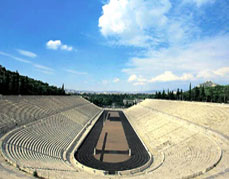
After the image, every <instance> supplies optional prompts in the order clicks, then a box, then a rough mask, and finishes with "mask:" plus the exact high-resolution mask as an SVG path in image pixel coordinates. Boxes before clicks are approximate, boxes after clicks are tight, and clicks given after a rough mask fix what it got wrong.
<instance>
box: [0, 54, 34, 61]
mask: <svg viewBox="0 0 229 179" xmlns="http://www.w3.org/2000/svg"><path fill="white" fill-rule="evenodd" d="M0 55H3V56H6V57H10V58H12V59H14V60H16V61H19V62H22V63H32V62H31V61H29V60H26V59H23V58H19V57H15V56H14V55H11V54H9V53H5V52H2V51H0Z"/></svg>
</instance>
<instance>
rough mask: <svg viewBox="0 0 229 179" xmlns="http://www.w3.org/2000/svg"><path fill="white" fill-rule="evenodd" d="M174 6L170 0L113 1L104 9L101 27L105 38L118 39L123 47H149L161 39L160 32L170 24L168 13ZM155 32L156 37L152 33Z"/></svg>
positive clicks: (100, 19)
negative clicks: (112, 37) (113, 37)
mask: <svg viewBox="0 0 229 179" xmlns="http://www.w3.org/2000/svg"><path fill="white" fill-rule="evenodd" d="M170 7H171V3H170V2H169V0H161V1H145V0H110V1H109V2H108V3H107V4H105V5H104V6H103V7H102V9H103V15H102V16H101V17H100V18H99V24H98V26H99V27H100V31H101V33H102V34H103V35H104V36H106V37H109V36H115V37H116V39H115V41H117V42H118V43H119V44H122V45H133V46H140V47H145V46H147V45H149V43H148V42H151V43H153V42H154V43H156V41H157V40H159V39H158V37H157V36H159V34H158V33H159V32H157V31H159V30H162V29H163V27H164V25H165V24H167V22H168V18H167V17H166V15H165V14H166V13H167V12H168V11H169V9H170ZM153 29H154V33H155V34H154V36H152V34H150V33H149V30H153Z"/></svg>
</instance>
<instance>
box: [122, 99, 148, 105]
mask: <svg viewBox="0 0 229 179" xmlns="http://www.w3.org/2000/svg"><path fill="white" fill-rule="evenodd" d="M143 100H144V99H124V100H123V104H124V105H125V106H127V105H134V104H137V103H140V102H142V101H143Z"/></svg>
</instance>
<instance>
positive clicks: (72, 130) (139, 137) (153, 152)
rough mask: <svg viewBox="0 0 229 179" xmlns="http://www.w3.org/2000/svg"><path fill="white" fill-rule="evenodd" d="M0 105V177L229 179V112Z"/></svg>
mask: <svg viewBox="0 0 229 179" xmlns="http://www.w3.org/2000/svg"><path fill="white" fill-rule="evenodd" d="M0 98H1V99H0V137H1V138H0V145H1V155H0V159H1V162H0V178H33V177H35V176H36V177H40V178H130V177H131V178H156V179H158V178H229V105H226V104H212V103H201V102H184V101H167V100H150V99H146V100H144V101H143V102H141V103H139V104H137V105H134V106H132V107H130V108H128V109H123V110H121V109H120V110H115V109H102V108H100V107H98V106H96V105H94V104H92V103H90V102H89V101H87V100H85V99H83V98H82V97H77V96H1V97H0Z"/></svg>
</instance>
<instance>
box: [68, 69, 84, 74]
mask: <svg viewBox="0 0 229 179" xmlns="http://www.w3.org/2000/svg"><path fill="white" fill-rule="evenodd" d="M65 71H66V72H68V73H72V74H75V75H87V73H86V72H79V71H76V70H71V69H65Z"/></svg>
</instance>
